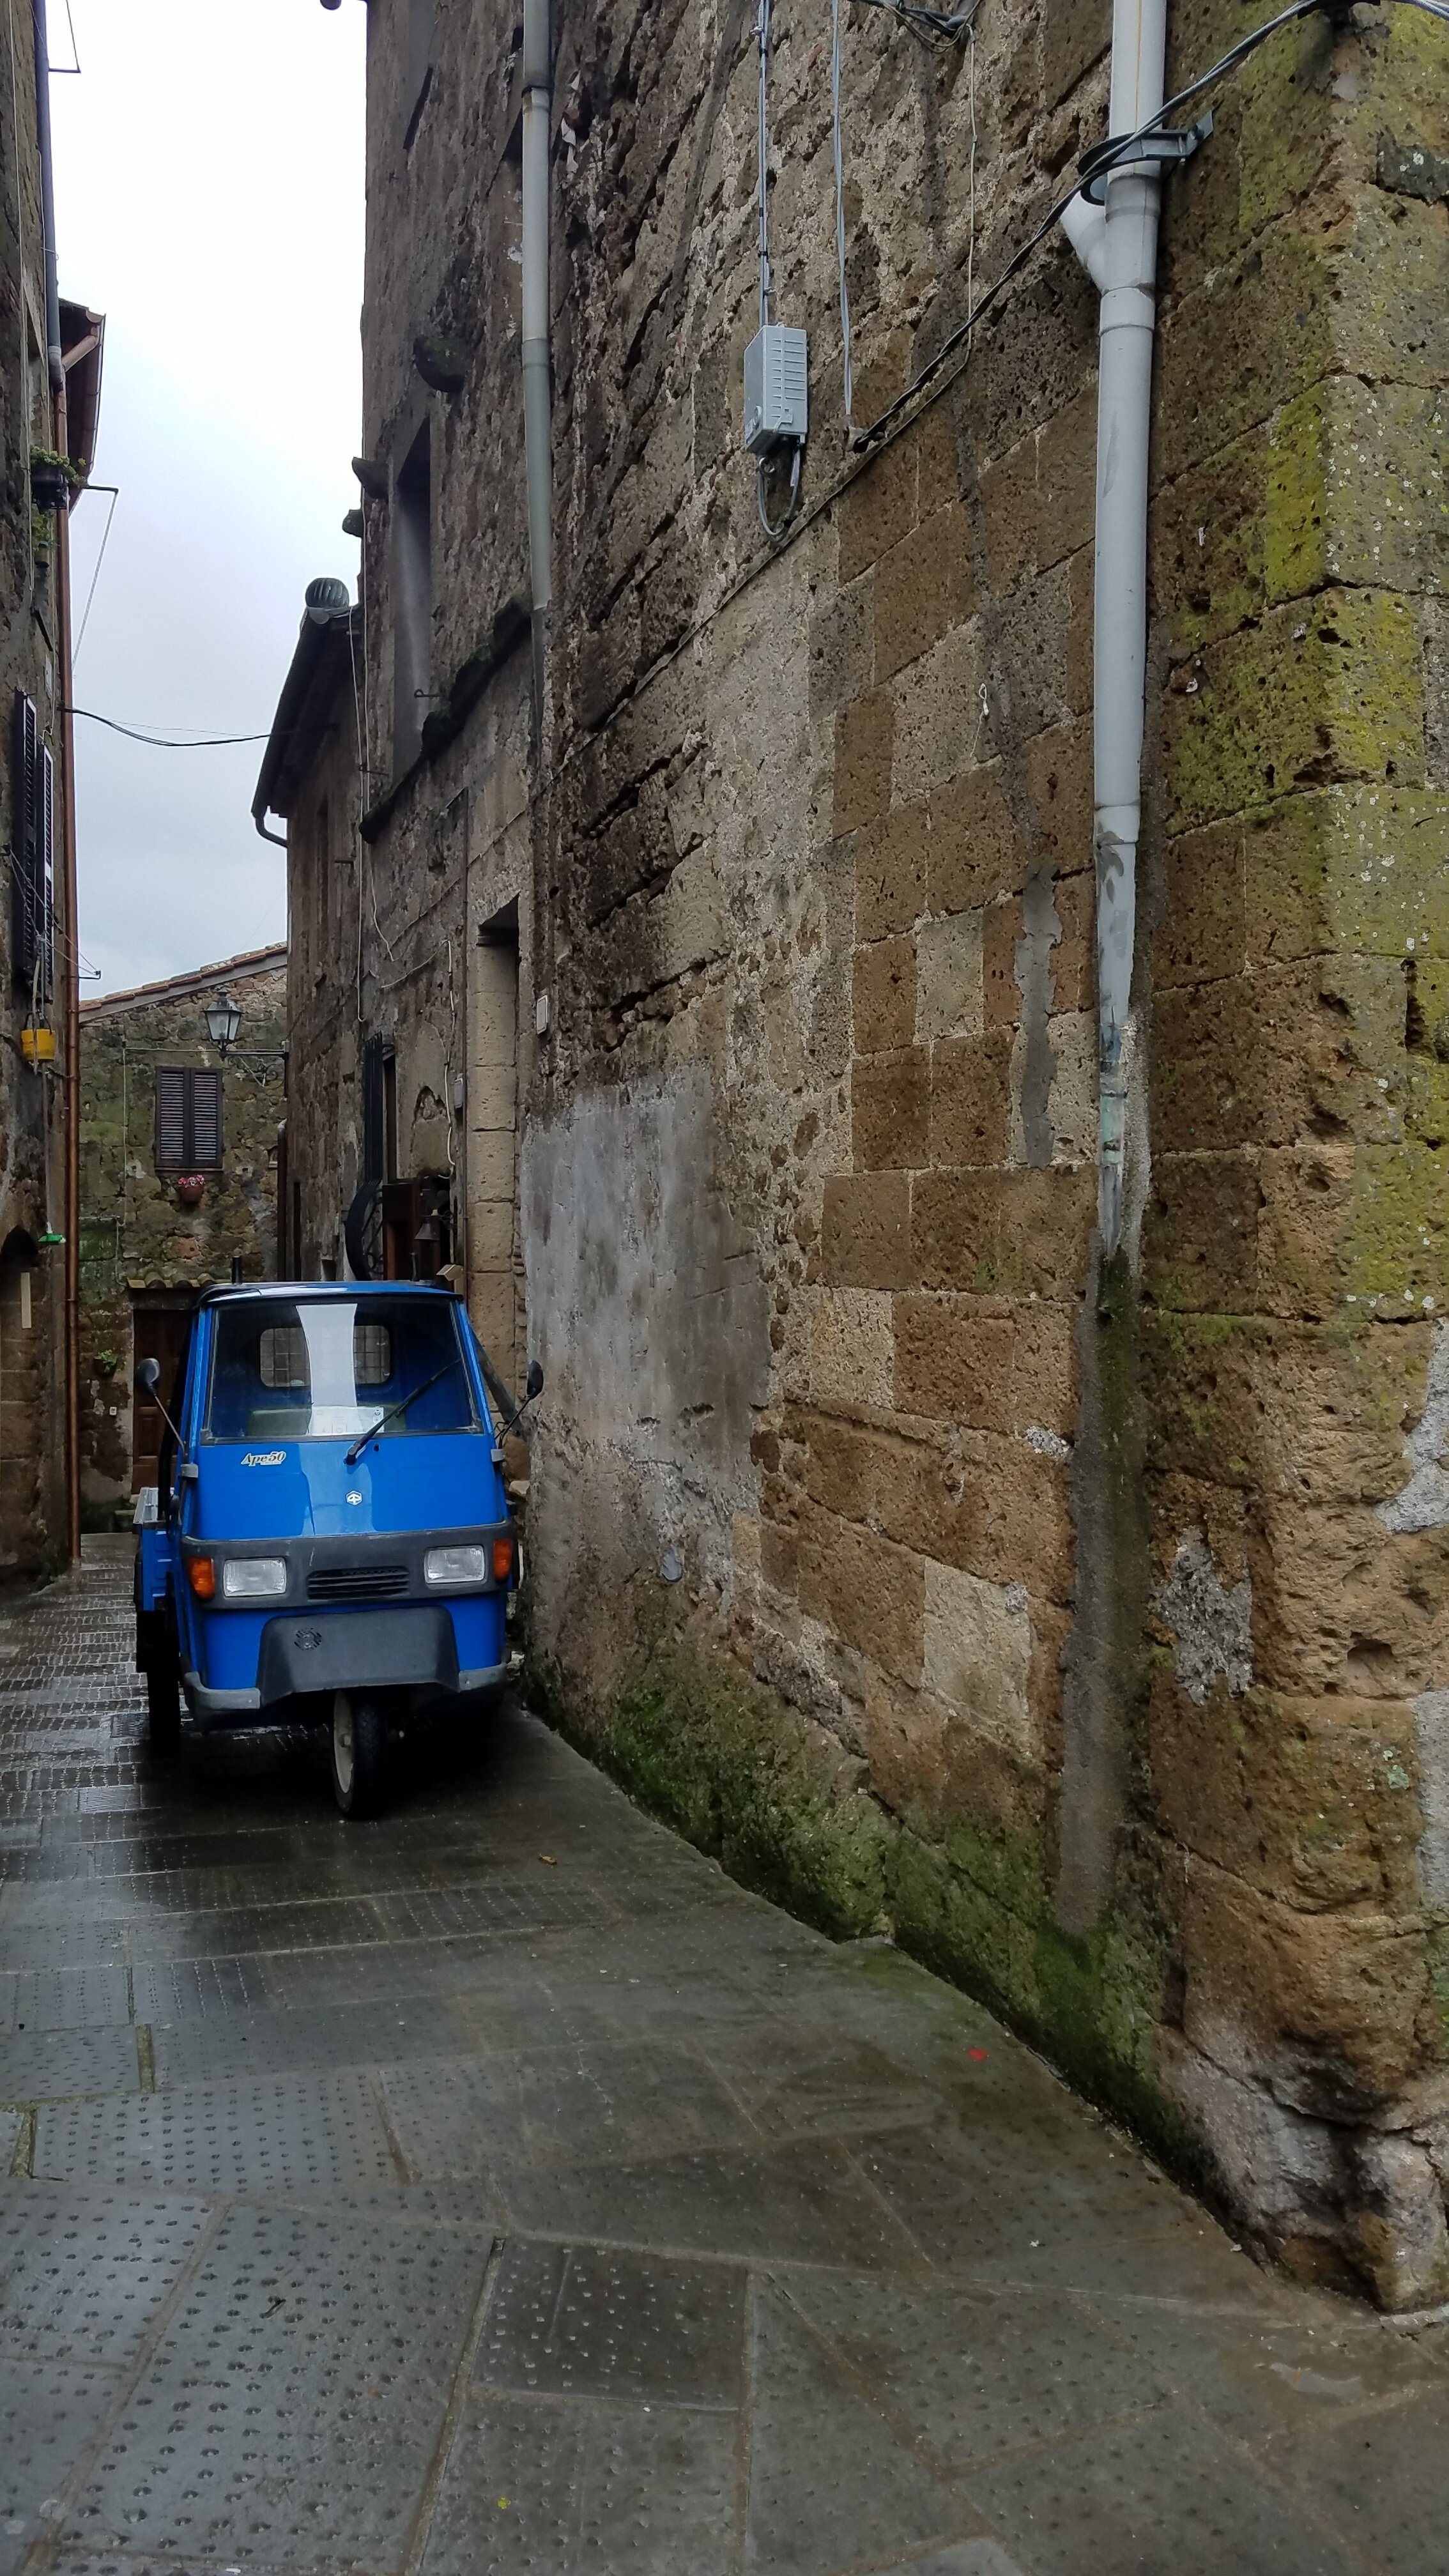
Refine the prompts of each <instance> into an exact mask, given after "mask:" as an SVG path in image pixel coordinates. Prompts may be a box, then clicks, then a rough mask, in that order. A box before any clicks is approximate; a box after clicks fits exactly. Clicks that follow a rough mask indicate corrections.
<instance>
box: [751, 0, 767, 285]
mask: <svg viewBox="0 0 1449 2576" xmlns="http://www.w3.org/2000/svg"><path fill="white" fill-rule="evenodd" d="M755 40H756V42H757V44H758V46H759V49H760V98H759V118H758V126H759V135H758V149H759V163H760V329H761V330H762V331H763V330H765V329H766V328H767V327H768V324H769V319H770V126H769V89H770V0H760V6H759V15H758V16H757V18H756V20H755Z"/></svg>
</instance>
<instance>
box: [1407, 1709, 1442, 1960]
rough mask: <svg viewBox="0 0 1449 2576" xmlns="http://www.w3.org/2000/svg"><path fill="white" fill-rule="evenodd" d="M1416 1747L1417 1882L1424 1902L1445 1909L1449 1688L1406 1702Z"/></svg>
mask: <svg viewBox="0 0 1449 2576" xmlns="http://www.w3.org/2000/svg"><path fill="white" fill-rule="evenodd" d="M1410 1707H1411V1709H1412V1711H1413V1718H1414V1734H1415V1737H1416V1739H1417V1742H1418V1747H1419V1804H1420V1807H1421V1808H1422V1810H1423V1816H1424V1831H1423V1833H1422V1835H1421V1836H1420V1839H1419V1885H1420V1887H1421V1888H1422V1890H1423V1895H1424V1903H1425V1904H1426V1905H1433V1906H1443V1907H1445V1908H1446V1909H1449V1690H1428V1691H1420V1693H1419V1696H1418V1698H1417V1699H1416V1700H1412V1701H1411V1702H1410Z"/></svg>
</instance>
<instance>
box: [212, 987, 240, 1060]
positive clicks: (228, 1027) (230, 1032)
mask: <svg viewBox="0 0 1449 2576" xmlns="http://www.w3.org/2000/svg"><path fill="white" fill-rule="evenodd" d="M202 1018H203V1020H204V1021H205V1023H206V1034H207V1036H208V1037H209V1038H210V1040H211V1043H212V1045H213V1046H214V1047H215V1048H216V1049H217V1052H218V1053H219V1054H220V1055H225V1053H226V1051H227V1048H228V1047H233V1046H235V1044H236V1042H237V1038H238V1036H239V1035H240V1032H241V1022H242V1015H241V1012H240V1011H239V1010H238V1008H237V1006H236V1004H235V1002H234V1001H233V1000H232V998H231V995H230V994H229V993H217V994H215V995H213V997H212V999H211V1000H210V1001H209V1002H208V1003H207V1005H206V1008H205V1010H204V1011H203V1013H202Z"/></svg>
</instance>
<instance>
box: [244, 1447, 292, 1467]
mask: <svg viewBox="0 0 1449 2576" xmlns="http://www.w3.org/2000/svg"><path fill="white" fill-rule="evenodd" d="M286 1457H287V1453H286V1450H285V1449H249V1450H248V1451H247V1453H246V1456H245V1457H244V1458H243V1460H242V1465H243V1466H244V1467H281V1466H283V1465H285V1463H286Z"/></svg>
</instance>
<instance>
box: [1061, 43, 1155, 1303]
mask: <svg viewBox="0 0 1449 2576" xmlns="http://www.w3.org/2000/svg"><path fill="white" fill-rule="evenodd" d="M1166 62H1167V0H1114V8H1113V13H1112V101H1111V108H1110V111H1109V117H1108V129H1109V132H1110V133H1112V134H1114V135H1115V134H1131V133H1133V132H1135V130H1136V128H1137V127H1138V126H1140V125H1142V124H1144V123H1145V122H1146V120H1147V119H1148V118H1149V117H1151V116H1155V115H1156V113H1157V111H1158V109H1159V108H1160V107H1161V105H1162V102H1163V98H1164V95H1165V78H1166ZM1159 196H1160V183H1159V181H1158V178H1157V176H1156V174H1155V172H1154V171H1153V170H1151V169H1150V168H1148V167H1147V166H1145V165H1141V164H1139V165H1137V166H1133V165H1132V164H1131V163H1128V164H1126V165H1125V166H1124V167H1123V168H1122V169H1120V170H1114V171H1113V172H1112V173H1111V175H1110V176H1109V178H1108V179H1107V181H1106V186H1105V205H1103V206H1093V205H1090V204H1088V202H1087V201H1086V200H1085V199H1084V198H1081V197H1078V198H1076V199H1075V200H1074V201H1073V203H1072V205H1071V206H1070V207H1069V209H1068V211H1067V216H1066V219H1065V229H1066V232H1067V235H1068V238H1069V239H1070V241H1071V243H1072V246H1073V248H1074V249H1075V251H1076V252H1077V255H1078V257H1079V258H1080V259H1081V261H1082V264H1083V266H1084V267H1085V268H1086V270H1087V271H1088V274H1089V275H1090V277H1091V278H1092V281H1093V283H1094V285H1095V286H1096V287H1097V289H1098V291H1099V293H1100V296H1101V314H1100V320H1099V326H1098V327H1099V345H1100V358H1099V364H1100V375H1099V386H1098V397H1097V544H1096V597H1095V607H1094V616H1093V648H1094V668H1095V679H1094V688H1095V708H1094V720H1093V721H1094V765H1095V779H1096V784H1095V790H1094V802H1095V808H1096V813H1095V827H1094V844H1095V857H1096V871H1097V1062H1098V1129H1097V1140H1098V1141H1097V1160H1098V1222H1099V1225H1100V1229H1101V1236H1102V1246H1103V1250H1104V1251H1105V1253H1106V1254H1107V1255H1108V1256H1109V1257H1110V1256H1111V1255H1112V1254H1113V1253H1114V1252H1115V1251H1116V1250H1117V1247H1118V1245H1119V1243H1120V1241H1121V1238H1122V1224H1123V1216H1124V1205H1125V1165H1126V1153H1127V1131H1128V1124H1129V1120H1128V1108H1129V1098H1130V1091H1131V1084H1132V1076H1133V1057H1134V1052H1135V1047H1134V1030H1133V1025H1132V960H1133V952H1134V947H1135V941H1136V924H1137V844H1138V839H1139V836H1140V831H1141V819H1142V749H1143V736H1144V728H1145V709H1146V686H1147V501H1148V451H1149V443H1150V436H1151V426H1152V359H1153V342H1154V335H1155V331H1156V324H1157V304H1156V286H1157V224H1158V204H1159Z"/></svg>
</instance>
